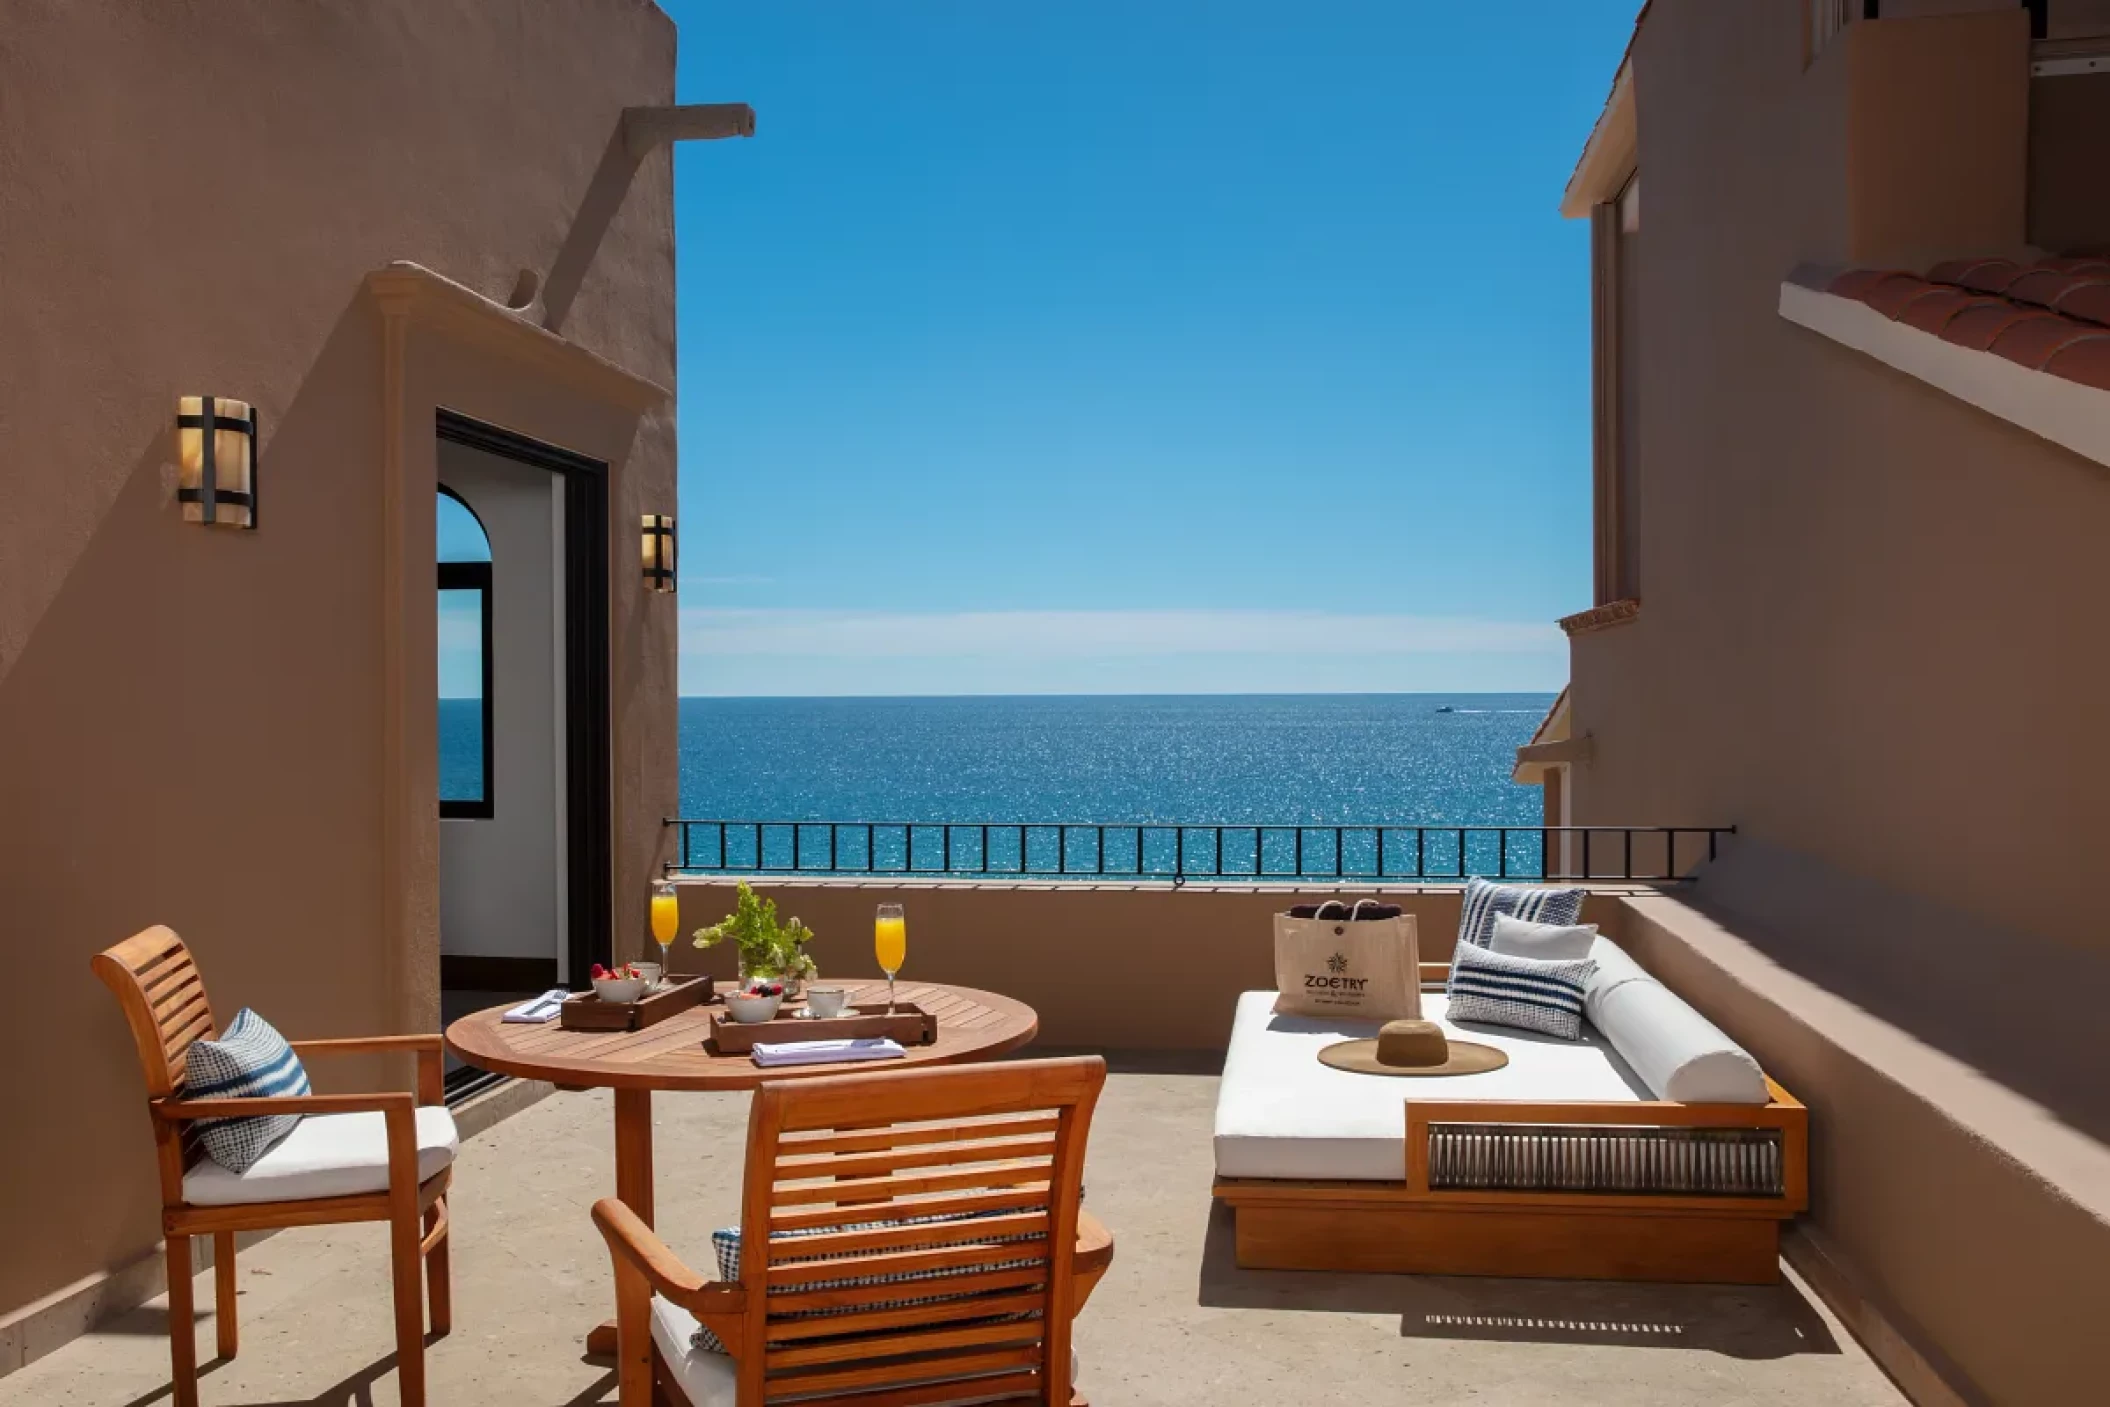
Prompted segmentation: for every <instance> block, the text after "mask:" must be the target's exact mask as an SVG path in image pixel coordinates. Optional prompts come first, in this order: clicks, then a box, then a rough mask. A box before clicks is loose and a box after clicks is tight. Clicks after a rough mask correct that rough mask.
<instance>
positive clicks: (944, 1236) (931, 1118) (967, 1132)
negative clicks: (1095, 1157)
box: [593, 1057, 1113, 1407]
mask: <svg viewBox="0 0 2110 1407" xmlns="http://www.w3.org/2000/svg"><path fill="white" fill-rule="evenodd" d="M1105 1082H1106V1064H1105V1062H1104V1061H1102V1060H1100V1059H1098V1058H1097V1057H1088V1058H1081V1059H1069V1060H1035V1061H1020V1062H1016V1063H1009V1064H1000V1065H981V1066H971V1067H964V1068H954V1069H925V1070H902V1071H896V1072H885V1071H881V1072H875V1073H871V1074H855V1075H835V1076H821V1077H817V1078H812V1079H798V1080H786V1081H781V1082H777V1083H772V1084H765V1085H763V1086H761V1087H760V1088H759V1089H757V1090H756V1091H755V1097H754V1104H753V1106H752V1109H751V1112H750V1114H749V1116H748V1125H747V1166H746V1175H745V1183H744V1187H743V1189H742V1210H741V1221H740V1230H741V1241H740V1275H739V1279H738V1280H737V1281H734V1282H732V1283H707V1282H706V1281H705V1280H704V1279H703V1278H702V1277H700V1276H698V1275H697V1274H695V1273H694V1272H693V1271H691V1270H690V1269H689V1268H688V1267H687V1266H685V1265H684V1264H682V1262H681V1261H680V1260H679V1259H678V1258H677V1257H676V1256H675V1255H674V1254H673V1252H671V1251H669V1250H668V1249H667V1248H666V1246H665V1245H663V1244H662V1243H661V1242H660V1240H659V1238H658V1237H657V1236H655V1235H654V1234H653V1233H652V1231H651V1230H650V1229H649V1228H648V1227H646V1226H645V1224H644V1223H643V1222H642V1221H640V1220H639V1219H638V1217H637V1216H636V1215H634V1214H633V1213H632V1212H631V1210H630V1208H628V1207H627V1206H625V1205H624V1204H623V1203H622V1202H620V1201H617V1200H615V1199H614V1198H605V1199H603V1200H602V1201H600V1202H597V1203H595V1204H594V1209H593V1218H594V1223H595V1225H597V1226H598V1227H599V1228H600V1230H601V1235H602V1236H603V1238H605V1239H606V1240H607V1242H608V1248H609V1251H610V1253H611V1255H612V1256H613V1257H614V1261H615V1281H616V1324H617V1341H618V1348H617V1354H618V1373H619V1378H620V1382H621V1388H622V1403H623V1407H652V1404H654V1403H655V1402H672V1403H676V1404H687V1407H763V1404H765V1403H767V1402H774V1401H778V1400H781V1399H783V1398H789V1397H796V1398H797V1399H798V1401H799V1404H800V1407H837V1405H838V1404H839V1405H840V1407H910V1405H911V1404H913V1405H914V1407H939V1404H945V1403H960V1402H1020V1403H1028V1402H1030V1403H1041V1404H1046V1407H1062V1404H1065V1403H1067V1404H1072V1407H1083V1398H1082V1397H1080V1396H1077V1395H1075V1390H1074V1385H1073V1383H1072V1381H1071V1379H1072V1376H1073V1367H1072V1358H1071V1353H1070V1321H1071V1320H1072V1318H1073V1317H1074V1316H1075V1315H1076V1313H1077V1311H1078V1310H1079V1309H1081V1308H1082V1307H1083V1306H1084V1302H1085V1300H1086V1298H1087V1297H1088V1296H1090V1294H1091V1292H1092V1289H1093V1287H1094V1286H1095V1285H1096V1284H1097V1283H1098V1281H1099V1278H1100V1277H1101V1276H1102V1275H1104V1274H1105V1273H1106V1268H1107V1266H1108V1265H1109V1264H1111V1263H1112V1261H1113V1238H1112V1237H1111V1236H1109V1235H1108V1234H1107V1232H1106V1229H1105V1228H1104V1227H1102V1226H1100V1225H1099V1224H1098V1223H1097V1222H1096V1221H1094V1220H1093V1219H1092V1218H1091V1217H1089V1216H1086V1215H1085V1214H1084V1212H1083V1208H1082V1205H1081V1200H1082V1195H1083V1185H1082V1178H1083V1171H1084V1146H1085V1138H1086V1136H1087V1134H1088V1132H1089V1131H1090V1127H1091V1119H1092V1108H1093V1105H1094V1104H1095V1103H1096V1101H1097V1100H1098V1097H1099V1090H1100V1088H1101V1086H1102V1085H1104V1084H1105ZM699 1325H700V1326H702V1327H705V1328H708V1329H709V1330H710V1331H711V1332H712V1333H713V1334H715V1335H716V1336H717V1337H718V1339H719V1341H720V1342H721V1343H723V1344H724V1345H725V1346H726V1348H727V1349H729V1350H730V1354H729V1355H727V1354H719V1353H714V1352H709V1351H705V1350H702V1349H697V1348H692V1347H691V1343H690V1340H691V1336H692V1335H693V1334H694V1333H695V1331H696V1329H697V1327H698V1326H699ZM655 1392H656V1393H657V1394H659V1396H657V1397H656V1396H655Z"/></svg>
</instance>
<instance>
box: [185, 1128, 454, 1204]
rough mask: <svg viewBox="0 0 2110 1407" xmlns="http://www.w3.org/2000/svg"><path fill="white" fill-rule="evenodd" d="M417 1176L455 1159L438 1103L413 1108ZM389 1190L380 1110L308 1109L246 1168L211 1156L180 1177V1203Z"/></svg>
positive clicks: (451, 1135) (385, 1133) (285, 1199)
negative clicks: (234, 1169)
mask: <svg viewBox="0 0 2110 1407" xmlns="http://www.w3.org/2000/svg"><path fill="white" fill-rule="evenodd" d="M417 1123H418V1181H420V1182H423V1181H425V1180H426V1179H427V1178H429V1177H431V1176H433V1175H434V1174H435V1173H437V1172H439V1171H440V1169H442V1168H444V1167H446V1166H448V1165H449V1164H450V1163H452V1162H453V1161H454V1152H455V1149H457V1148H459V1147H460V1146H461V1140H460V1139H459V1138H458V1137H456V1135H455V1132H454V1116H453V1115H452V1114H449V1113H448V1112H447V1111H446V1110H445V1109H442V1108H439V1107H437V1106H434V1107H430V1108H420V1109H419V1110H418V1118H417ZM387 1190H388V1120H387V1116H386V1115H383V1114H381V1113H379V1112H378V1111H372V1112H364V1113H358V1114H311V1115H309V1116H308V1117H306V1118H304V1119H302V1120H301V1121H300V1126H299V1127H298V1128H296V1129H294V1130H293V1132H291V1133H289V1134H287V1135H286V1136H285V1138H283V1139H281V1140H280V1141H279V1143H278V1144H277V1145H276V1146H275V1147H273V1148H272V1149H271V1151H270V1152H268V1153H266V1154H265V1155H264V1156H263V1157H261V1158H259V1159H257V1160H256V1162H254V1163H253V1164H251V1165H250V1168H249V1171H247V1172H244V1173H236V1172H230V1171H229V1170H228V1169H226V1168H224V1167H221V1166H220V1165H219V1164H218V1163H215V1162H214V1161H212V1159H210V1158H205V1159H201V1160H200V1161H199V1162H198V1164H197V1165H196V1166H195V1167H193V1168H192V1169H191V1170H190V1171H189V1172H187V1173H185V1174H184V1175H183V1200H184V1201H186V1202H189V1203H190V1204H191V1205H192V1206H197V1207H226V1206H233V1205H235V1204H237V1203H242V1202H293V1201H306V1200H308V1199H309V1198H313V1197H350V1196H354V1195H356V1194H358V1193H361V1192H385V1191H387Z"/></svg>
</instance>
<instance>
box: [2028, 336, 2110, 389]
mask: <svg viewBox="0 0 2110 1407" xmlns="http://www.w3.org/2000/svg"><path fill="white" fill-rule="evenodd" d="M2044 369H2045V370H2046V371H2048V372H2050V373H2051V374H2052V375H2053V376H2063V377H2065V378H2066V379H2067V380H2068V381H2078V382H2080V383H2081V384H2082V385H2083V386H2094V387H2096V388H2097V389H2099V390H2104V391H2110V333H2103V334H2101V335H2099V336H2094V337H2086V338H2083V339H2081V340H2080V341H2077V342H2069V343H2067V344H2066V345H2065V346H2064V347H2062V348H2060V349H2059V350H2058V351H2056V352H2054V353H2052V358H2051V360H2050V361H2048V362H2046V363H2045V364H2044Z"/></svg>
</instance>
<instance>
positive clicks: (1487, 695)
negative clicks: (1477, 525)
mask: <svg viewBox="0 0 2110 1407" xmlns="http://www.w3.org/2000/svg"><path fill="white" fill-rule="evenodd" d="M1559 696H1560V690H1558V689H1298V690H1268V691H1253V690H1247V689H1190V690H1183V691H1180V692H1177V693H1167V692H1165V691H1163V690H1104V691H1093V692H1083V693H1080V692H1075V691H1047V692H1035V693H1016V692H997V691H993V690H966V691H963V692H959V693H951V694H679V695H676V697H677V698H679V699H682V700H690V699H694V700H696V701H698V702H702V703H708V702H723V701H728V700H734V699H742V700H752V701H762V702H767V701H788V702H804V701H806V700H810V699H848V700H860V699H891V700H925V699H1310V698H1324V699H1516V698H1542V697H1543V698H1548V699H1551V698H1558V697H1559Z"/></svg>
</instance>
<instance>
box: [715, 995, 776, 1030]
mask: <svg viewBox="0 0 2110 1407" xmlns="http://www.w3.org/2000/svg"><path fill="white" fill-rule="evenodd" d="M783 1004H784V998H783V997H782V995H778V996H767V995H764V996H754V995H752V994H750V993H747V992H727V993H726V994H725V1009H726V1011H727V1013H728V1014H730V1015H731V1016H732V1018H733V1020H735V1021H738V1022H739V1023H740V1024H741V1025H743V1026H744V1025H747V1024H748V1023H750V1022H754V1021H767V1020H769V1019H770V1018H772V1017H774V1016H775V1015H776V1014H777V1008H778V1007H780V1006H782V1005H783Z"/></svg>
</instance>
